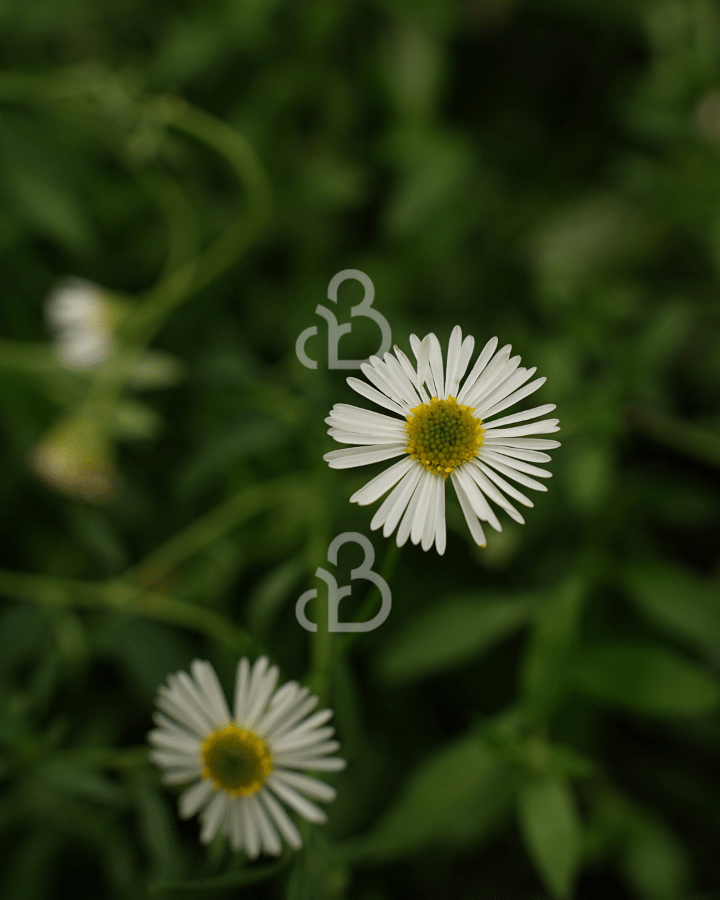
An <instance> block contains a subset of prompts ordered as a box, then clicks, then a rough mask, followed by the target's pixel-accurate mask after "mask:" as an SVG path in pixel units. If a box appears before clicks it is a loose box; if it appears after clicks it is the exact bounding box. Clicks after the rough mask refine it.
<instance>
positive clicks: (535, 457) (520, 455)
mask: <svg viewBox="0 0 720 900" xmlns="http://www.w3.org/2000/svg"><path fill="white" fill-rule="evenodd" d="M485 448H486V449H487V450H497V451H498V452H499V453H501V454H502V455H503V456H511V457H512V458H513V459H524V460H526V461H527V462H545V463H546V462H552V456H550V455H549V454H548V453H540V452H539V451H537V450H519V449H518V448H516V447H503V446H502V445H500V444H497V445H493V444H486V445H485Z"/></svg>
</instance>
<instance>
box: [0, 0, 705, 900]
mask: <svg viewBox="0 0 720 900" xmlns="http://www.w3.org/2000/svg"><path fill="white" fill-rule="evenodd" d="M0 26H1V28H0V47H1V48H2V60H3V70H2V72H1V73H0V253H2V259H3V275H4V284H3V302H2V304H0V333H1V335H2V337H1V339H0V423H1V427H2V440H1V441H0V464H1V466H2V472H3V477H2V479H0V502H1V503H2V509H3V524H4V529H3V540H2V543H1V544H0V547H1V550H0V552H1V554H2V571H0V595H1V596H2V598H3V599H2V606H1V607H0V695H1V696H2V698H3V703H2V704H1V705H0V785H1V788H0V833H1V834H2V846H3V851H2V852H3V857H4V859H3V864H2V867H0V873H1V874H0V893H2V895H3V896H7V897H12V898H14V900H35V898H43V900H52V898H56V897H62V896H65V895H72V896H73V897H75V898H78V900H80V898H93V900H94V898H97V897H107V898H118V900H121V898H131V897H132V898H136V897H142V896H161V897H162V896H164V897H181V896H185V895H186V894H191V895H193V896H197V897H208V898H210V897H221V896H252V897H262V898H266V897H267V898H283V900H284V898H288V900H339V898H345V897H347V898H349V897H352V898H353V900H389V898H396V897H412V898H428V900H429V898H436V897H439V896H443V897H444V896H451V897H454V898H456V900H478V898H483V900H485V898H488V900H490V898H491V900H537V898H541V897H549V898H553V900H563V898H570V897H575V898H577V900H593V898H605V897H607V896H613V897H618V898H620V900H624V898H638V900H716V898H717V897H720V857H718V853H717V846H718V838H717V836H718V831H719V830H720V812H719V811H718V810H720V787H719V786H718V779H717V768H718V765H717V761H718V757H719V755H720V714H719V707H720V670H719V667H720V557H719V556H718V545H719V538H720V503H719V501H720V477H719V472H718V470H719V467H720V407H719V406H718V397H719V396H720V353H718V347H720V305H719V304H718V292H719V291H720V285H719V283H718V281H719V279H720V11H719V10H718V7H717V5H716V4H715V3H713V2H712V0H643V2H640V0H623V2H620V0H602V2H601V0H584V2H582V3H573V2H570V0H465V2H464V3H462V4H455V3H449V2H447V0H422V2H417V3H410V2H407V0H384V2H382V3H381V2H359V0H357V2H356V0H353V2H350V3H345V4H336V3H331V2H329V0H301V2H298V3H289V2H281V0H242V2H241V0H208V2H206V3H203V4H192V3H188V2H182V3H177V2H174V3H170V2H166V0H159V2H157V3H154V4H152V5H148V4H146V3H143V4H141V3H139V2H135V0H130V2H128V0H122V2H120V0H104V2H102V3H95V2H90V0H68V2H64V3H62V4H61V3H59V2H57V0H35V2H33V3H12V2H7V3H4V4H2V5H1V6H0ZM345 268H358V269H361V270H362V271H363V272H366V273H367V274H368V275H369V276H370V278H371V279H372V280H373V283H374V285H375V289H376V300H375V304H374V305H375V308H376V309H378V310H379V311H380V312H382V313H383V315H385V316H386V318H387V319H388V320H389V321H390V323H391V326H392V329H393V340H394V341H395V342H397V343H398V344H399V345H400V346H401V347H402V348H403V349H404V350H406V351H407V350H408V346H409V345H408V337H409V334H410V333H412V332H415V333H417V334H420V335H423V334H425V333H426V332H427V331H431V330H432V331H435V332H436V333H437V334H438V336H439V337H440V339H441V341H443V342H445V341H446V340H447V338H448V336H449V334H450V331H451V329H452V327H453V326H454V325H455V324H460V325H461V326H462V328H463V331H464V332H465V333H470V334H474V335H475V337H476V340H477V341H478V342H480V345H482V344H483V343H484V342H485V341H486V340H487V339H488V338H490V337H491V336H493V335H494V334H497V335H499V337H500V340H501V343H505V342H511V343H512V344H513V346H514V348H515V350H516V351H517V352H519V353H521V354H522V356H523V359H524V360H525V361H526V364H527V365H529V366H535V365H536V366H537V367H538V372H539V374H540V375H546V376H547V378H548V380H547V383H546V385H545V386H544V387H543V388H542V390H541V392H540V394H539V395H538V396H539V399H538V402H539V403H545V402H555V403H557V404H558V413H557V414H558V415H559V417H560V422H561V427H562V432H561V434H560V438H561V440H562V441H563V446H562V448H561V449H560V450H558V451H557V453H556V454H555V459H554V461H553V463H552V464H551V468H552V470H553V473H554V475H555V477H554V479H553V481H552V482H551V484H550V490H549V492H548V493H547V494H541V495H538V497H537V500H536V505H535V508H534V509H533V510H530V511H529V512H528V514H527V524H526V525H525V526H518V525H516V524H515V523H513V522H510V521H507V517H504V518H503V517H502V516H501V518H502V521H503V531H502V533H500V534H495V533H492V534H491V535H490V536H489V542H488V547H487V549H486V550H479V549H478V548H476V547H475V546H474V544H473V543H472V542H471V540H470V537H469V535H468V533H467V529H466V527H465V524H464V522H463V520H462V515H461V513H460V511H459V508H458V507H457V506H456V505H455V504H454V501H451V502H449V503H448V512H447V518H448V530H449V540H448V550H447V553H446V555H445V556H444V557H443V558H438V557H437V556H435V555H434V553H429V554H423V552H422V550H421V549H420V548H419V547H413V546H411V545H408V546H406V547H405V548H403V550H402V551H401V552H400V554H399V555H398V557H397V559H394V557H392V555H388V557H387V563H386V565H385V571H387V572H388V575H389V573H390V570H391V569H392V570H393V571H392V576H391V577H390V575H389V577H390V580H391V584H392V589H393V609H392V613H391V616H390V619H389V620H388V622H387V623H385V624H384V625H383V626H382V628H380V629H378V630H377V631H376V632H372V633H369V634H363V635H359V636H356V639H353V640H334V639H333V638H335V637H336V636H328V635H327V634H326V633H325V634H323V633H322V629H320V631H319V633H318V636H317V637H315V638H311V637H310V636H309V635H308V634H307V633H306V632H305V631H303V630H301V628H300V627H299V626H298V624H297V622H296V621H295V617H294V605H295V600H296V599H297V597H298V596H299V595H300V594H301V593H302V592H303V591H304V590H306V589H307V588H308V587H312V586H316V585H315V580H314V577H313V574H314V572H315V569H316V567H317V566H318V565H323V563H324V561H325V559H326V551H327V547H328V544H329V542H330V540H331V539H332V538H333V537H334V536H335V535H337V534H340V533H341V532H343V531H361V532H363V533H368V530H369V521H370V514H369V511H368V510H367V509H365V508H358V507H356V506H351V504H349V503H348V502H347V500H348V498H349V496H350V495H351V494H352V493H353V491H354V490H356V489H357V488H359V487H360V486H361V485H362V484H363V483H364V482H365V481H367V480H368V477H369V476H368V472H365V471H361V470H346V471H341V472H334V471H330V470H329V469H328V468H327V466H326V464H325V463H324V462H323V461H322V454H323V453H324V452H327V451H328V450H329V449H333V448H334V447H333V442H332V441H331V440H330V439H329V438H328V437H327V435H326V434H325V425H324V423H323V419H324V417H325V416H326V415H327V412H328V411H329V409H330V407H331V406H332V404H333V403H335V402H341V401H342V402H354V401H353V395H352V392H351V391H350V390H349V388H348V387H347V386H346V384H345V382H344V375H345V374H346V373H343V372H339V371H327V366H326V359H327V357H326V350H325V349H324V340H325V334H326V331H324V328H325V325H324V323H323V322H322V321H321V320H320V319H319V317H317V316H316V315H315V307H316V305H317V304H318V303H322V302H324V298H325V297H326V291H327V284H328V282H329V281H330V279H331V277H332V276H333V275H334V274H335V273H336V272H338V271H340V270H342V269H345ZM68 275H71V276H79V277H82V278H85V279H88V280H89V281H92V282H95V283H97V284H98V285H100V287H101V289H102V290H103V291H104V296H105V300H106V302H107V303H111V304H112V303H114V304H116V306H115V307H114V308H117V309H122V310H124V313H123V317H122V318H121V320H120V322H119V324H118V326H117V332H116V334H115V341H116V353H115V355H114V356H113V357H112V359H111V360H110V361H109V362H108V363H106V364H103V365H101V366H99V367H97V368H95V369H88V370H83V371H81V370H69V369H64V368H62V366H61V365H60V364H59V362H58V361H57V359H56V357H55V355H54V351H53V348H52V344H51V340H50V333H49V331H48V328H47V325H46V324H45V322H44V304H45V300H46V298H47V296H48V294H49V293H50V291H51V290H52V289H53V288H54V286H55V285H56V284H57V282H58V281H59V280H60V279H61V278H63V277H65V276H68ZM359 290H360V289H359V286H356V285H353V284H352V283H347V284H346V285H344V286H343V287H342V288H341V291H340V295H339V303H338V318H339V321H341V322H343V321H348V318H349V310H350V307H351V306H352V305H353V304H355V303H357V302H358V300H359V299H360V293H359ZM312 324H317V325H319V332H318V336H317V337H316V338H313V339H311V340H310V341H309V342H308V347H307V349H308V352H309V353H310V355H311V356H314V357H315V358H316V359H319V361H320V363H319V366H318V369H317V370H315V371H310V370H308V369H305V368H303V367H302V366H301V365H300V363H299V362H298V359H297V357H296V356H295V352H294V347H295V340H296V338H297V336H298V334H299V333H300V332H301V331H302V330H303V329H305V328H307V327H308V326H310V325H312ZM377 338H378V335H377V330H376V326H375V325H374V324H372V323H368V322H367V321H362V320H357V324H356V326H355V327H354V328H353V332H352V334H351V335H349V336H347V337H345V338H343V339H342V341H341V351H342V354H343V355H344V356H345V357H346V358H358V357H362V356H367V355H368V354H370V353H372V352H374V350H375V348H376V341H377ZM38 448H41V450H42V453H41V454H40V455H39V456H38ZM43 453H44V455H43ZM38 460H40V463H38ZM43 461H44V462H43ZM51 462H52V465H50V463H51ZM379 470H380V467H375V468H374V469H373V472H372V474H375V471H379ZM38 474H40V475H41V476H43V477H41V478H38V477H37V475H38ZM372 539H373V543H374V546H375V548H376V553H377V559H378V566H377V567H378V569H381V568H382V560H383V557H384V556H385V555H386V554H387V553H388V550H389V549H390V547H391V546H392V544H391V542H386V541H385V540H384V539H383V538H382V537H381V536H380V535H379V534H377V533H375V534H374V535H373V536H372ZM350 555H351V554H350V552H349V551H348V557H349V556H350ZM351 562H353V561H352V560H349V561H348V562H347V563H346V562H345V557H344V556H343V557H342V558H341V566H340V571H339V572H338V573H337V574H338V580H339V582H340V583H341V584H342V583H346V582H347V581H348V578H349V570H350V568H351V567H352V566H351ZM353 564H357V563H355V562H353ZM343 567H345V568H343ZM357 599H362V597H360V598H357ZM346 602H347V603H348V607H349V609H348V615H349V614H350V612H351V611H352V610H351V607H352V604H353V603H356V599H353V600H352V601H351V600H348V601H346ZM344 637H345V636H343V638H344ZM354 637H355V636H354ZM262 650H264V651H266V652H269V653H270V655H271V656H272V657H273V658H274V659H275V660H276V661H277V662H278V663H279V664H280V666H281V669H282V673H283V677H285V678H305V679H307V680H308V681H309V683H310V684H311V685H312V686H313V687H314V688H315V689H316V690H319V691H321V692H322V694H323V697H324V700H325V701H326V702H327V703H328V704H329V705H331V706H332V707H333V708H334V710H335V721H336V724H337V729H338V735H339V738H340V740H341V741H342V744H343V748H342V754H343V755H344V756H345V757H346V758H347V760H348V763H349V764H348V768H347V770H346V771H344V772H343V773H341V774H340V775H338V776H337V777H336V778H334V779H333V780H334V783H335V785H336V787H337V790H338V799H337V801H336V802H335V803H334V804H332V806H331V807H330V809H329V815H330V820H329V824H328V825H327V826H326V827H324V828H317V827H314V828H307V827H305V828H304V831H303V835H304V840H305V845H304V847H303V850H302V851H301V852H299V853H298V854H290V853H288V854H287V855H286V856H285V857H283V858H282V859H281V860H279V861H278V862H273V861H267V860H261V861H260V862H258V863H254V864H252V865H249V864H248V863H247V860H246V859H245V857H244V855H243V854H239V855H237V856H235V857H233V856H232V854H230V852H229V850H228V849H227V848H226V847H225V845H224V844H223V843H222V841H216V842H215V843H213V844H212V845H211V846H210V847H209V848H207V850H206V849H204V848H201V847H200V846H199V844H198V839H197V831H198V829H197V825H196V823H195V822H194V821H191V822H189V823H183V822H181V821H180V820H179V819H178V817H177V815H176V812H175V793H176V792H175V791H174V789H168V788H164V787H162V786H161V785H160V781H159V776H158V773H157V772H156V771H155V770H154V768H153V767H152V766H151V765H150V763H149V762H148V760H147V750H146V745H145V734H146V732H147V731H148V729H149V728H150V726H151V719H150V716H151V712H152V704H153V697H154V694H155V691H156V689H157V687H158V685H159V684H160V683H161V682H162V681H163V680H164V678H165V676H166V675H167V673H168V672H170V671H175V670H177V669H179V668H185V667H187V666H188V665H189V663H190V661H191V660H192V659H193V658H194V657H195V656H200V657H202V658H208V659H210V660H211V661H212V663H213V665H214V666H215V667H216V669H217V670H218V672H219V674H220V677H221V680H222V681H223V683H224V685H225V686H226V688H229V687H230V685H231V682H232V675H233V671H234V666H235V663H236V660H237V657H238V654H241V653H249V654H250V655H251V656H254V655H255V654H257V653H259V652H260V651H262ZM251 884H252V885H253V887H252V888H251V887H249V886H250V885H251ZM243 886H248V889H247V890H245V889H244V887H243ZM713 892H715V893H713Z"/></svg>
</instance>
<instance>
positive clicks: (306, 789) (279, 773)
mask: <svg viewBox="0 0 720 900" xmlns="http://www.w3.org/2000/svg"><path fill="white" fill-rule="evenodd" d="M275 778H277V779H279V780H280V781H282V782H284V783H285V784H289V785H290V787H294V788H297V789H298V790H299V791H302V792H303V794H307V795H308V797H312V798H313V799H315V800H324V801H326V802H330V801H331V800H334V799H335V797H336V796H337V791H336V790H335V788H334V787H331V786H330V785H329V784H325V782H324V781H320V780H319V779H318V778H311V777H310V776H309V775H302V774H301V773H300V772H289V771H288V770H287V769H276V770H275Z"/></svg>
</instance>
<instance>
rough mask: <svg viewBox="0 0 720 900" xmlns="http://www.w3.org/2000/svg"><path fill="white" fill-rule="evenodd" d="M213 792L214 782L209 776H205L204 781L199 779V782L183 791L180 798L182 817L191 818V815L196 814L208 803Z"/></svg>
mask: <svg viewBox="0 0 720 900" xmlns="http://www.w3.org/2000/svg"><path fill="white" fill-rule="evenodd" d="M212 792H213V787H212V782H210V781H209V780H208V779H207V778H203V780H202V781H198V782H197V784H194V785H193V786H192V787H189V788H188V789H187V790H186V791H183V792H182V794H180V800H179V807H180V818H181V819H189V818H190V816H194V815H195V813H196V812H197V811H198V810H199V809H200V808H201V807H202V806H204V805H205V804H206V803H207V801H208V798H209V797H210V795H211V794H212Z"/></svg>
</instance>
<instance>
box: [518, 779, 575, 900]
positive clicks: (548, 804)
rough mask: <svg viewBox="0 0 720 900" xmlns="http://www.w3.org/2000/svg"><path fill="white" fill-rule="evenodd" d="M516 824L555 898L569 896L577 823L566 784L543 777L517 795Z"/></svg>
mask: <svg viewBox="0 0 720 900" xmlns="http://www.w3.org/2000/svg"><path fill="white" fill-rule="evenodd" d="M518 814H519V816H520V827H521V829H522V832H523V836H524V838H525V844H526V845H527V848H528V852H529V854H530V856H531V857H532V859H533V861H534V863H535V865H536V866H537V869H538V872H539V873H540V875H541V877H542V879H543V881H544V882H545V885H546V886H547V888H548V890H549V891H550V893H551V894H552V896H553V897H555V898H557V900H564V898H566V897H569V896H570V892H571V890H572V885H573V881H574V880H575V875H576V873H577V870H578V865H579V862H580V845H581V827H580V820H579V818H578V814H577V809H576V806H575V798H574V796H573V793H572V791H571V789H570V786H569V784H568V783H567V782H566V781H563V780H561V779H559V778H553V777H545V778H538V779H537V780H534V781H532V782H530V783H529V784H528V785H526V786H525V787H524V788H522V789H521V790H520V793H519V795H518Z"/></svg>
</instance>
